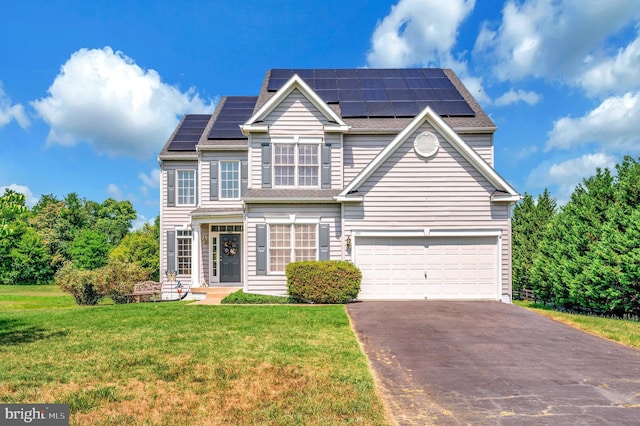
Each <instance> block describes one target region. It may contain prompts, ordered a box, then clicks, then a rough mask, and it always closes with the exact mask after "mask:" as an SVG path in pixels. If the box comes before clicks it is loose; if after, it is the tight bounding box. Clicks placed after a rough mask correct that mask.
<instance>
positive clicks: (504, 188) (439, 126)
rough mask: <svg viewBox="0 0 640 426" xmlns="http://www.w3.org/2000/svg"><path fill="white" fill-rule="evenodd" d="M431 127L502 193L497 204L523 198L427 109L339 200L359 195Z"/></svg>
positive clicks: (352, 183) (351, 184)
mask: <svg viewBox="0 0 640 426" xmlns="http://www.w3.org/2000/svg"><path fill="white" fill-rule="evenodd" d="M425 121H426V122H428V123H429V124H431V125H432V126H433V127H434V128H435V129H436V130H437V131H438V132H439V133H440V134H441V135H442V136H443V137H444V138H445V139H446V140H447V141H448V142H449V143H450V144H451V145H452V146H453V147H454V148H455V149H456V150H457V151H458V152H459V153H460V154H461V155H462V156H463V157H464V158H465V159H466V160H467V161H468V162H469V163H470V164H471V165H472V166H473V167H474V168H475V169H476V170H478V172H480V174H481V175H482V176H484V177H485V178H486V179H487V180H488V181H489V182H490V183H491V184H492V185H493V186H494V187H495V188H496V189H497V190H498V191H499V192H500V194H501V195H500V196H499V197H492V199H493V200H494V201H517V200H519V199H520V194H518V192H517V191H516V190H515V189H514V188H513V187H511V185H509V184H508V183H507V181H506V180H504V179H503V178H502V177H501V176H500V175H499V174H498V172H496V170H495V169H494V168H493V167H491V166H490V165H489V164H488V163H487V162H486V161H484V160H483V159H482V157H480V155H478V154H477V153H476V152H475V151H474V150H473V149H472V148H471V147H470V146H469V145H468V144H467V143H466V142H465V141H464V140H463V139H462V138H461V137H460V136H459V135H458V134H457V133H456V132H455V131H453V129H452V128H451V127H450V126H448V125H447V124H446V123H445V122H444V121H443V120H442V118H441V117H440V116H439V115H438V114H436V113H435V112H434V111H433V110H432V109H431V107H429V106H427V107H425V108H424V109H423V110H422V112H421V113H420V114H418V115H416V116H415V118H414V119H413V120H412V121H411V123H409V124H408V125H407V126H406V127H405V128H404V129H403V130H402V131H401V132H400V133H398V135H397V136H396V137H395V138H394V139H393V140H392V141H391V143H389V144H388V145H387V146H386V147H385V148H384V149H383V150H382V151H381V152H380V153H379V154H378V155H377V156H376V157H375V158H374V159H373V161H371V162H370V163H369V164H368V165H367V166H366V167H365V168H364V169H363V170H362V171H361V172H360V173H359V174H358V175H357V176H356V177H355V178H354V179H353V180H352V181H351V182H350V183H349V184H348V185H347V186H346V187H345V188H344V190H342V192H341V193H340V194H339V195H338V197H337V198H338V200H348V199H349V197H348V195H349V193H352V192H354V191H356V190H357V189H358V188H359V187H360V186H361V185H362V184H363V183H364V182H365V181H366V180H367V179H368V178H369V177H370V176H371V175H372V174H373V173H374V172H375V171H376V170H377V169H378V168H379V167H380V166H381V165H382V164H383V163H384V162H385V161H386V160H387V159H388V158H389V157H390V156H391V154H393V153H394V152H395V151H396V150H397V149H398V147H399V146H400V145H401V144H402V143H403V142H405V141H406V140H407V138H408V137H409V136H410V135H411V134H413V133H414V132H415V131H416V130H417V129H418V128H419V127H420V126H421V125H422V123H424V122H425Z"/></svg>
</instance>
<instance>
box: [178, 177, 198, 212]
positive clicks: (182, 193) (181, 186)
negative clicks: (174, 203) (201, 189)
mask: <svg viewBox="0 0 640 426" xmlns="http://www.w3.org/2000/svg"><path fill="white" fill-rule="evenodd" d="M195 204H196V172H195V170H178V205H195Z"/></svg>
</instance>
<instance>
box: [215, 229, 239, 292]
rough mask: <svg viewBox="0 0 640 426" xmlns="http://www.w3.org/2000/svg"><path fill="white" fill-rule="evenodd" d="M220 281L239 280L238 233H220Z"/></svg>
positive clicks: (236, 281)
mask: <svg viewBox="0 0 640 426" xmlns="http://www.w3.org/2000/svg"><path fill="white" fill-rule="evenodd" d="M219 256H220V282H222V283H238V282H240V271H241V270H242V250H240V234H220V254H219Z"/></svg>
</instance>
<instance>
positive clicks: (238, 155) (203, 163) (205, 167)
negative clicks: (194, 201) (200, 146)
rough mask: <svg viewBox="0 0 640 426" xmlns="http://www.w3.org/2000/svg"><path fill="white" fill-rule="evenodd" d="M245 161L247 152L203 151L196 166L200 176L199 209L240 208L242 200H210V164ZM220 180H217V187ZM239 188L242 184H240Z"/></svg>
mask: <svg viewBox="0 0 640 426" xmlns="http://www.w3.org/2000/svg"><path fill="white" fill-rule="evenodd" d="M229 160H236V161H245V160H247V151H203V152H202V153H201V154H200V161H199V164H198V174H199V175H200V177H201V179H200V181H199V182H200V194H201V195H202V197H201V199H200V207H203V208H213V207H215V208H241V207H242V200H225V199H220V198H219V199H218V200H215V201H211V200H210V189H211V162H212V161H229ZM219 173H220V167H219V166H218V174H219ZM219 182H220V180H219V179H218V185H219ZM240 187H242V183H241V182H240Z"/></svg>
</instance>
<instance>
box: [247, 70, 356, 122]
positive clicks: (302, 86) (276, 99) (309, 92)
mask: <svg viewBox="0 0 640 426" xmlns="http://www.w3.org/2000/svg"><path fill="white" fill-rule="evenodd" d="M296 89H298V90H299V91H300V92H301V93H302V95H303V96H304V97H306V98H307V99H308V100H309V101H310V102H311V103H312V104H313V105H314V106H315V107H316V108H317V109H318V111H320V112H321V113H322V114H323V115H324V116H325V117H326V118H327V120H328V121H329V122H330V123H329V124H328V125H327V126H325V131H332V130H333V131H347V130H348V129H349V126H348V125H347V123H345V122H344V121H343V120H342V118H341V117H340V116H339V115H338V114H336V113H335V112H334V111H333V109H331V108H330V107H329V105H327V104H326V103H325V102H324V101H323V100H322V99H321V98H320V97H319V96H318V94H317V93H316V92H314V91H313V89H311V88H310V87H309V85H307V83H305V82H304V80H303V79H302V78H300V76H299V75H298V74H294V75H293V76H292V77H291V78H290V79H289V80H288V81H287V82H286V83H285V84H284V85H283V86H282V88H280V90H278V91H277V92H276V94H275V95H274V96H273V97H271V98H270V99H269V100H268V101H267V102H266V103H265V104H264V105H262V106H261V107H260V108H259V109H258V110H257V111H255V112H254V114H253V115H252V116H251V117H250V118H249V119H248V120H247V121H246V122H245V123H244V124H242V125H241V126H240V129H241V130H242V132H243V133H244V134H247V133H248V132H251V131H258V132H266V131H267V127H266V125H264V124H261V122H262V121H263V120H264V119H265V118H266V117H267V116H268V115H269V114H270V113H271V112H272V111H273V110H274V109H275V108H276V107H277V106H278V105H279V104H280V103H281V102H282V101H283V100H284V99H286V97H287V96H289V95H290V94H291V92H293V91H294V90H296ZM333 123H335V125H332V124H333Z"/></svg>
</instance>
